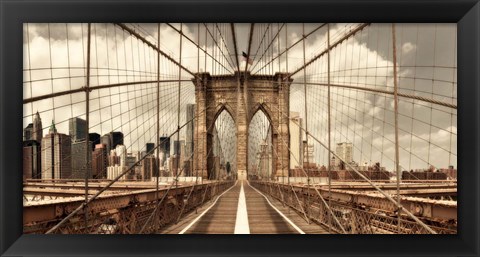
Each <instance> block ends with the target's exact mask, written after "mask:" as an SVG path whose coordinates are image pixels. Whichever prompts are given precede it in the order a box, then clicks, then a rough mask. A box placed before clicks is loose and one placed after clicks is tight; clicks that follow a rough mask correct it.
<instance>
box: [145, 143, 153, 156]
mask: <svg viewBox="0 0 480 257" xmlns="http://www.w3.org/2000/svg"><path fill="white" fill-rule="evenodd" d="M146 148H147V151H146V153H147V154H154V150H153V149H155V144H154V143H147V144H146Z"/></svg>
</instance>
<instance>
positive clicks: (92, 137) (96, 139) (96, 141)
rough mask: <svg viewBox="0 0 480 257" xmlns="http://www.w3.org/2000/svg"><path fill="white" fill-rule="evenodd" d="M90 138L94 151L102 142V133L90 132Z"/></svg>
mask: <svg viewBox="0 0 480 257" xmlns="http://www.w3.org/2000/svg"><path fill="white" fill-rule="evenodd" d="M88 140H89V141H90V142H92V151H94V150H95V147H96V145H98V144H100V134H98V133H88Z"/></svg>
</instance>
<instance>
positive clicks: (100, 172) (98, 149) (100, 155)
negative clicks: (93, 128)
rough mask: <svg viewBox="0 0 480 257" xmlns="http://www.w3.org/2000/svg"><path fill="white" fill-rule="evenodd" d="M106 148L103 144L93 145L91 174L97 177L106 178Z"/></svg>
mask: <svg viewBox="0 0 480 257" xmlns="http://www.w3.org/2000/svg"><path fill="white" fill-rule="evenodd" d="M108 164H109V163H108V155H107V148H106V147H105V145H103V144H97V145H95V149H94V150H93V154H92V176H93V178H97V179H104V178H107V167H108Z"/></svg>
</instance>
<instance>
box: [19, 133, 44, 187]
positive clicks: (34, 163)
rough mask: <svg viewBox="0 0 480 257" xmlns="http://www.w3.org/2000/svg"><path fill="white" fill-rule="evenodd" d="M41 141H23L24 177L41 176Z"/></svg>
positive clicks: (36, 177)
mask: <svg viewBox="0 0 480 257" xmlns="http://www.w3.org/2000/svg"><path fill="white" fill-rule="evenodd" d="M40 150H41V149H40V143H39V142H37V141H35V140H28V141H24V142H23V179H30V178H33V179H40V178H41V170H40V169H41V166H42V162H41V154H40V152H41V151H40Z"/></svg>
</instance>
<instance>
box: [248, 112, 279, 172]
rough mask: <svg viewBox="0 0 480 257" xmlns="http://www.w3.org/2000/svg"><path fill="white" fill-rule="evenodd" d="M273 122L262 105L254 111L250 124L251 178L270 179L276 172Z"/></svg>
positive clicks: (249, 165) (249, 170)
mask: <svg viewBox="0 0 480 257" xmlns="http://www.w3.org/2000/svg"><path fill="white" fill-rule="evenodd" d="M272 133H273V131H272V123H271V119H270V117H269V116H268V114H267V113H266V112H265V110H264V109H262V108H261V107H259V108H257V109H256V111H255V112H254V114H253V116H252V118H251V120H250V123H249V126H248V176H249V179H263V180H270V179H272V178H273V176H274V174H275V166H274V159H275V153H276V152H275V149H274V147H273V137H272Z"/></svg>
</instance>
